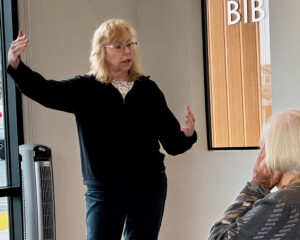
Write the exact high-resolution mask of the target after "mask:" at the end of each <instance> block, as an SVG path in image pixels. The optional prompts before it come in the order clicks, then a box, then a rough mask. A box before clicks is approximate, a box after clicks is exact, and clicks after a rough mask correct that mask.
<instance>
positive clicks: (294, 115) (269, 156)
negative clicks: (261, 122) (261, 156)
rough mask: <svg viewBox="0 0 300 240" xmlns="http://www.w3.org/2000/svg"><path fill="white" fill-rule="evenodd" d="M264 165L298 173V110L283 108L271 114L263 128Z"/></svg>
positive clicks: (299, 122)
mask: <svg viewBox="0 0 300 240" xmlns="http://www.w3.org/2000/svg"><path fill="white" fill-rule="evenodd" d="M261 141H262V142H264V143H265V150H266V157H265V160H264V161H265V163H266V165H267V166H268V167H269V168H270V169H272V170H273V171H275V170H280V171H282V172H288V171H291V172H294V173H300V111H299V110H296V109H290V110H285V111H283V112H280V113H278V114H276V115H274V116H272V117H271V118H270V119H269V121H268V122H267V124H266V125H265V126H264V128H263V133H262V139H261Z"/></svg>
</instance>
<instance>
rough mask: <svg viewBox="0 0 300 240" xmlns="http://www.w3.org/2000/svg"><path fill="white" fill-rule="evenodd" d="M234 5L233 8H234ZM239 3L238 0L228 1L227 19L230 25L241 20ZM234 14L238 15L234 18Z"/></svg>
mask: <svg viewBox="0 0 300 240" xmlns="http://www.w3.org/2000/svg"><path fill="white" fill-rule="evenodd" d="M232 6H233V8H232ZM238 9H239V4H238V3H237V2H236V1H228V2H227V13H228V15H227V19H228V25H233V24H236V23H238V22H239V21H240V20H241V14H240V13H239V12H238ZM232 15H235V16H236V19H235V20H232Z"/></svg>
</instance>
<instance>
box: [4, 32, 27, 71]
mask: <svg viewBox="0 0 300 240" xmlns="http://www.w3.org/2000/svg"><path fill="white" fill-rule="evenodd" d="M28 42H29V40H28V38H27V37H26V36H25V35H24V34H23V32H22V31H21V30H19V35H18V38H17V39H16V40H15V41H13V42H12V43H11V46H10V48H9V50H8V63H9V64H10V65H11V66H12V67H13V68H14V69H17V67H18V66H19V63H20V60H19V56H20V55H21V54H22V53H23V52H24V51H25V50H26V47H27V46H28Z"/></svg>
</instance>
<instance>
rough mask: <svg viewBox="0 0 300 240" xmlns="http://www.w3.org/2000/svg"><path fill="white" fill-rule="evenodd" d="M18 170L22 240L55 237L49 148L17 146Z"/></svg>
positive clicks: (50, 238)
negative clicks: (19, 172) (19, 169)
mask: <svg viewBox="0 0 300 240" xmlns="http://www.w3.org/2000/svg"><path fill="white" fill-rule="evenodd" d="M19 153H20V155H21V171H22V200H23V233H24V240H55V239H56V233H55V203H54V184H53V171H52V161H51V149H50V148H48V147H46V146H43V145H38V144H23V145H21V146H19Z"/></svg>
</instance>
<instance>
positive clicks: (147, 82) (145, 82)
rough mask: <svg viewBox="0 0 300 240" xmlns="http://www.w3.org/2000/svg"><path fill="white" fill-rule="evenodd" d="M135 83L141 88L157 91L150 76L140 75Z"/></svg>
mask: <svg viewBox="0 0 300 240" xmlns="http://www.w3.org/2000/svg"><path fill="white" fill-rule="evenodd" d="M136 81H137V82H138V83H140V85H141V86H143V87H147V88H151V89H158V86H157V84H156V83H155V81H153V80H152V79H151V78H150V76H145V75H142V76H140V77H139V78H138V79H137V80H136Z"/></svg>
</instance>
